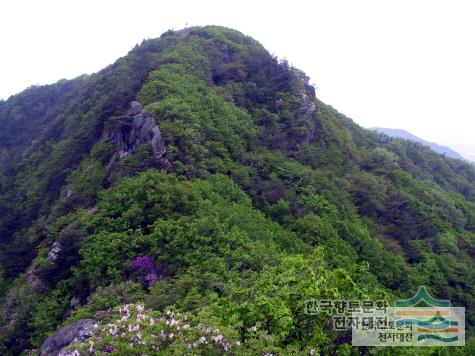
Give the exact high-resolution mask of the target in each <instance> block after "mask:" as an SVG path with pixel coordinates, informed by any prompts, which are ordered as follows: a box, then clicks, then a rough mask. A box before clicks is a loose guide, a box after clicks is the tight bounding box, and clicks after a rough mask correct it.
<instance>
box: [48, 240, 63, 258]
mask: <svg viewBox="0 0 475 356" xmlns="http://www.w3.org/2000/svg"><path fill="white" fill-rule="evenodd" d="M61 251H62V248H61V243H60V242H59V241H55V242H54V243H53V246H51V249H50V250H49V251H48V260H49V261H50V262H51V263H54V262H56V260H57V259H58V257H59V254H60V252H61Z"/></svg>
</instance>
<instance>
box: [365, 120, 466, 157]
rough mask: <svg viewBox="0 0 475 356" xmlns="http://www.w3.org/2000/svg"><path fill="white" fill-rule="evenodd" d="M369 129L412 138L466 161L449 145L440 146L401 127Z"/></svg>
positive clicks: (434, 149)
mask: <svg viewBox="0 0 475 356" xmlns="http://www.w3.org/2000/svg"><path fill="white" fill-rule="evenodd" d="M371 130H374V131H377V132H380V133H383V134H385V135H388V136H390V137H395V138H403V139H406V140H412V141H416V142H419V143H421V144H423V145H426V146H429V147H430V148H431V149H432V150H433V151H435V152H437V153H440V154H445V155H446V156H447V157H450V158H456V159H461V160H464V161H466V159H465V158H464V157H463V156H462V155H460V154H459V153H457V152H455V151H454V150H452V149H451V148H449V147H446V146H441V145H439V144H437V143H434V142H429V141H425V140H423V139H422V138H420V137H417V136H416V135H413V134H412V133H410V132H408V131H406V130H401V129H388V128H383V127H372V128H371Z"/></svg>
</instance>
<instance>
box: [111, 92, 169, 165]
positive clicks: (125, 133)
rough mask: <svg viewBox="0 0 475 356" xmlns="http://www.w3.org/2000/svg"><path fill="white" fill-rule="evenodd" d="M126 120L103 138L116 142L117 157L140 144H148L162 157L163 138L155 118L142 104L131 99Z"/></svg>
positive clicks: (163, 153)
mask: <svg viewBox="0 0 475 356" xmlns="http://www.w3.org/2000/svg"><path fill="white" fill-rule="evenodd" d="M127 117H128V122H127V124H126V125H123V126H122V127H120V128H119V129H118V130H117V131H115V132H106V133H105V135H104V138H106V139H111V140H113V141H114V142H115V143H116V144H117V151H118V155H119V158H123V157H128V156H131V155H132V154H134V153H136V152H137V151H138V148H139V146H140V145H143V144H148V145H150V147H151V149H152V152H153V155H154V156H155V158H157V159H163V160H164V161H165V160H166V159H165V158H164V156H165V153H166V152H167V147H166V145H165V140H164V139H163V137H162V134H161V132H160V129H159V128H158V126H157V124H156V123H155V120H154V119H153V118H152V117H151V116H150V115H149V114H148V113H147V112H145V111H144V109H143V107H142V104H140V103H139V102H137V101H132V102H131V104H130V109H129V111H128V113H127Z"/></svg>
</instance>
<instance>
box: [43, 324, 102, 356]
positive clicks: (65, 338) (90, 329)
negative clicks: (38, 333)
mask: <svg viewBox="0 0 475 356" xmlns="http://www.w3.org/2000/svg"><path fill="white" fill-rule="evenodd" d="M96 327H97V323H96V322H95V321H94V320H92V319H81V320H78V321H76V322H75V323H73V324H70V325H67V326H65V327H63V328H61V329H59V330H57V331H56V332H55V333H54V334H53V335H51V336H50V337H49V338H47V339H46V341H45V342H44V343H43V345H42V346H41V349H40V356H57V355H59V354H60V353H61V351H62V350H63V349H64V348H66V347H67V346H69V345H71V344H73V343H75V342H80V341H83V340H85V339H88V338H90V337H91V336H93V334H94V329H95V328H96Z"/></svg>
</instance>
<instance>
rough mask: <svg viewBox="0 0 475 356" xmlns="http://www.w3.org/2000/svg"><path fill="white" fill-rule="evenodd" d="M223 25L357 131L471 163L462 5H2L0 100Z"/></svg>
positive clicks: (470, 70)
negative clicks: (450, 152)
mask: <svg viewBox="0 0 475 356" xmlns="http://www.w3.org/2000/svg"><path fill="white" fill-rule="evenodd" d="M209 24H214V25H223V26H227V27H232V28H235V29H237V30H239V31H241V32H243V33H245V34H247V35H250V36H252V37H254V38H255V39H257V40H258V41H259V42H261V43H262V44H263V45H264V46H265V47H266V48H267V49H268V50H270V51H271V52H272V53H273V54H275V55H277V56H279V57H281V58H286V59H287V60H288V61H289V62H290V63H291V64H293V65H294V66H296V67H298V68H300V69H302V70H304V71H305V72H306V73H307V74H308V75H309V76H310V77H311V81H312V82H313V83H315V84H316V86H317V96H318V97H319V98H320V99H322V100H323V101H325V102H326V103H328V104H330V105H332V106H334V107H335V108H336V109H338V110H339V111H340V112H342V113H344V114H345V115H347V116H349V117H351V118H353V119H354V120H355V121H356V122H357V123H359V124H360V125H362V126H364V127H373V126H379V127H389V128H401V129H406V130H408V131H410V132H412V133H414V134H416V135H418V136H419V137H421V138H423V139H426V140H429V141H435V142H437V143H439V144H445V145H448V146H450V147H452V148H454V149H456V150H458V151H459V152H460V153H462V154H463V155H465V156H466V157H468V158H471V159H473V160H475V140H474V138H473V135H474V133H475V101H474V99H475V95H474V94H475V88H474V85H475V2H474V1H470V0H466V1H463V0H447V1H437V0H427V1H425V0H412V1H401V0H398V1H396V0H394V1H389V0H388V1H385V0H374V1H368V0H358V1H355V0H349V1H339V0H328V1H298V0H293V1H276V0H272V1H258V0H253V1H247V0H245V1H243V0H239V1H238V0H235V1H226V0H220V1H218V0H216V1H205V0H200V1H196V0H191V1H178V0H168V1H157V0H155V1H152V0H133V1H121V0H110V1H109V0H101V1H98V0H95V1H93V0H81V1H73V0H70V1H64V0H62V1H61V0H57V1H55V0H42V1H38V0H30V1H26V0H3V1H1V2H0V45H1V55H0V98H4V99H6V98H8V97H9V96H10V95H12V94H15V93H18V92H20V91H21V90H23V89H24V88H26V87H28V86H30V85H33V84H47V83H53V82H56V81H57V80H59V79H62V78H74V77H76V76H78V75H80V74H82V73H92V72H96V71H98V70H100V69H101V68H103V67H105V66H106V65H108V64H110V63H112V62H113V61H114V60H115V59H117V58H118V57H120V56H123V55H125V54H126V53H127V52H128V51H129V50H130V49H131V48H132V47H133V46H134V45H135V44H136V43H139V42H141V40H142V39H144V38H154V37H158V36H160V34H161V33H163V32H165V31H166V30H168V29H181V28H183V27H185V26H192V25H209Z"/></svg>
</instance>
